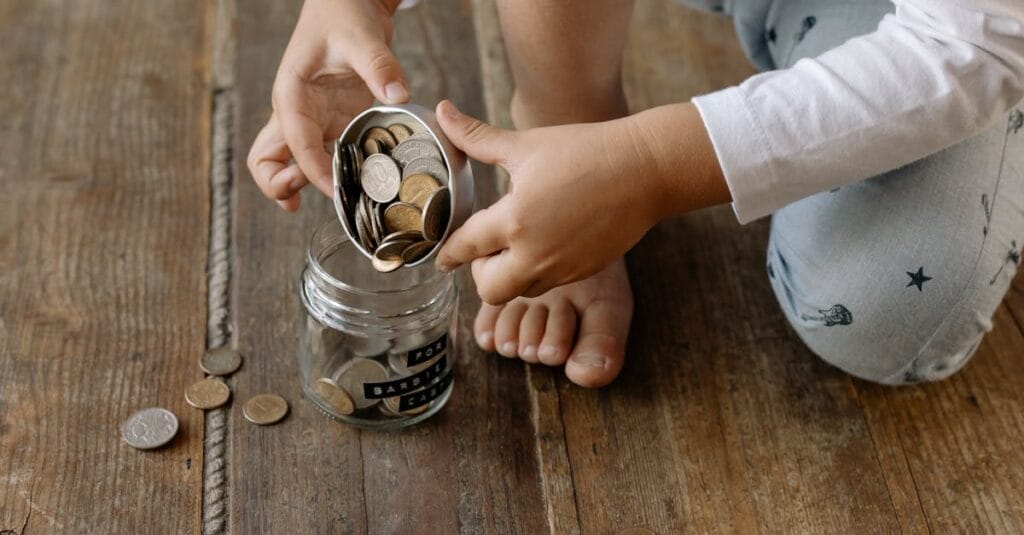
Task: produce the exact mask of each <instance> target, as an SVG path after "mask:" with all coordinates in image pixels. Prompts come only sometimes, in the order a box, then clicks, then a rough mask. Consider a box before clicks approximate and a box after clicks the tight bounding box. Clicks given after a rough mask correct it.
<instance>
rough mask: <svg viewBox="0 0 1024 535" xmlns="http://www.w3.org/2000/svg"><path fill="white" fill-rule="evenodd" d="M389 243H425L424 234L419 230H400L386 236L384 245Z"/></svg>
mask: <svg viewBox="0 0 1024 535" xmlns="http://www.w3.org/2000/svg"><path fill="white" fill-rule="evenodd" d="M389 241H414V242H415V241H423V233H421V232H420V231H418V230H400V231H398V232H392V233H391V234H388V235H387V236H384V239H383V240H381V242H382V243H383V242H389Z"/></svg>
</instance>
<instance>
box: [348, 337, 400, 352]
mask: <svg viewBox="0 0 1024 535" xmlns="http://www.w3.org/2000/svg"><path fill="white" fill-rule="evenodd" d="M348 347H349V350H350V351H352V354H354V355H355V356H357V357H376V356H377V355H383V354H384V353H387V352H388V350H390V349H391V342H389V341H388V340H387V339H384V338H377V337H367V338H363V337H358V336H352V337H349V339H348Z"/></svg>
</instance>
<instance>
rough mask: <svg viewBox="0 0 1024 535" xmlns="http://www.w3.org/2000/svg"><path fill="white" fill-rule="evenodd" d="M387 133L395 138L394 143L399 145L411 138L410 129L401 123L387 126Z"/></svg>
mask: <svg viewBox="0 0 1024 535" xmlns="http://www.w3.org/2000/svg"><path fill="white" fill-rule="evenodd" d="M388 132H391V135H392V136H394V137H395V141H397V142H399V143H401V142H403V141H405V140H407V139H409V136H412V129H411V128H409V127H408V126H406V125H404V124H402V123H394V124H391V125H388Z"/></svg>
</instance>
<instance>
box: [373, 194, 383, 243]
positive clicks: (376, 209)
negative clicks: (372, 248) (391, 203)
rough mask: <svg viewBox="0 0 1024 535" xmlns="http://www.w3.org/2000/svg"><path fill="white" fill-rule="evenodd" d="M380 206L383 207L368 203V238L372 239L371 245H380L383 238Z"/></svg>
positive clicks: (377, 203)
mask: <svg viewBox="0 0 1024 535" xmlns="http://www.w3.org/2000/svg"><path fill="white" fill-rule="evenodd" d="M382 206H384V204H383V203H379V202H372V203H370V236H372V237H373V243H375V244H376V243H380V242H381V240H382V239H383V238H384V223H383V222H382V221H381V218H382V213H381V207H382Z"/></svg>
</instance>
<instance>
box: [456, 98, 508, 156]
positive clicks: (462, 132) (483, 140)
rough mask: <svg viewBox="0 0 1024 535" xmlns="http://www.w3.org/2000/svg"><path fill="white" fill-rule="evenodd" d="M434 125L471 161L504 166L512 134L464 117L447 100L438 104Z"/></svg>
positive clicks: (466, 116)
mask: <svg viewBox="0 0 1024 535" xmlns="http://www.w3.org/2000/svg"><path fill="white" fill-rule="evenodd" d="M437 122H438V124H440V125H441V130H443V131H444V133H445V135H446V136H448V140H449V141H451V142H452V145H455V146H456V147H458V148H459V149H461V150H462V152H465V153H466V154H468V155H469V157H470V158H473V159H474V160H477V161H480V162H483V163H489V164H499V165H504V162H505V160H506V159H507V158H508V155H509V153H510V152H511V150H512V141H513V135H514V134H513V132H510V131H508V130H504V129H501V128H498V127H496V126H492V125H489V124H487V123H485V122H483V121H481V120H479V119H475V118H473V117H470V116H468V115H465V114H463V113H462V112H460V111H459V110H458V108H456V107H455V105H454V104H452V103H451V102H450V101H448V100H443V101H441V102H440V103H439V104H438V105H437Z"/></svg>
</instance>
